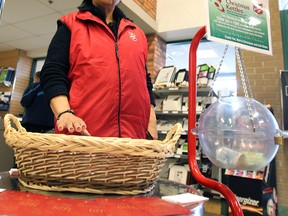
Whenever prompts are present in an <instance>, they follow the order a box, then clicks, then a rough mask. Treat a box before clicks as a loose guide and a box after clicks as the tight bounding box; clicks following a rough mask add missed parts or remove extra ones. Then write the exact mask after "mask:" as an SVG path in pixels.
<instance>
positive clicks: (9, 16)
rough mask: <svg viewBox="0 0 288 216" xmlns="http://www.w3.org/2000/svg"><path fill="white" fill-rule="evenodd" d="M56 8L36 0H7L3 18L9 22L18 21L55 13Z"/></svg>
mask: <svg viewBox="0 0 288 216" xmlns="http://www.w3.org/2000/svg"><path fill="white" fill-rule="evenodd" d="M53 12H54V10H52V9H51V8H49V7H47V6H45V5H44V4H43V3H41V2H39V1H36V0H24V1H23V0H21V1H20V0H9V1H5V7H4V10H3V16H2V19H3V20H4V21H5V22H7V23H16V22H21V21H24V20H30V19H33V18H36V17H41V16H45V15H48V14H51V13H53Z"/></svg>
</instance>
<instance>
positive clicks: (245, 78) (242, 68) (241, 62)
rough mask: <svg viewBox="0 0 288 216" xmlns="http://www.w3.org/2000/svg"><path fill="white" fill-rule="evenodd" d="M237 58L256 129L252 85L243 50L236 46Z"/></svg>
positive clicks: (249, 111) (252, 121) (250, 113)
mask: <svg viewBox="0 0 288 216" xmlns="http://www.w3.org/2000/svg"><path fill="white" fill-rule="evenodd" d="M236 59H237V63H238V67H239V71H240V77H241V83H242V87H243V91H244V96H245V100H246V105H247V109H248V115H249V119H250V120H251V123H252V127H253V129H254V130H255V126H254V119H253V112H252V107H251V103H250V99H253V94H252V90H251V85H250V82H249V79H248V76H247V73H246V69H245V65H244V60H243V56H242V52H241V49H240V48H239V47H236Z"/></svg>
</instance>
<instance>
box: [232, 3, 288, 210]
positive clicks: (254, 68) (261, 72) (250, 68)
mask: <svg viewBox="0 0 288 216" xmlns="http://www.w3.org/2000/svg"><path fill="white" fill-rule="evenodd" d="M270 15H271V28H272V49H273V56H269V55H263V54H258V53H255V52H250V51H243V52H242V53H243V58H244V63H245V67H246V72H247V75H248V78H249V80H250V84H251V89H252V92H253V95H254V98H255V99H256V100H258V101H259V102H261V103H263V104H271V105H272V107H273V109H274V113H275V116H276V119H277V121H278V123H279V127H281V125H282V120H281V101H280V97H281V95H280V79H279V71H280V70H281V69H284V61H283V49H282V36H281V25H280V12H279V9H278V1H270ZM237 84H238V87H237V88H238V95H243V89H242V86H241V82H240V78H239V72H238V71H237ZM287 167H288V148H287V147H285V146H280V148H279V151H278V153H277V156H276V175H277V194H278V202H279V205H280V206H285V207H286V206H288V172H287Z"/></svg>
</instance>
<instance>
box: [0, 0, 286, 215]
mask: <svg viewBox="0 0 288 216" xmlns="http://www.w3.org/2000/svg"><path fill="white" fill-rule="evenodd" d="M52 2H53V3H52V4H50V3H49V1H48V0H25V1H19V0H7V1H6V2H5V6H4V11H3V14H2V18H1V21H0V32H1V33H0V66H10V67H13V68H15V69H16V77H15V81H14V85H13V86H12V87H11V91H12V97H11V105H10V109H9V112H10V113H13V114H15V115H17V114H19V113H23V108H22V107H21V106H20V103H19V101H20V99H21V95H22V93H23V91H24V89H25V88H26V86H27V85H28V84H29V82H30V78H31V77H30V74H31V71H34V70H35V67H36V65H35V64H34V63H35V60H43V58H45V55H46V52H47V47H48V45H49V43H50V40H51V38H52V37H53V35H54V33H55V31H56V20H57V19H58V18H59V17H60V16H62V15H64V14H67V13H69V12H72V11H75V10H76V8H77V6H79V5H80V3H81V0H73V1H69V3H68V2H67V0H54V1H52ZM196 2H197V3H196ZM204 2H205V1H203V2H202V1H201V3H200V2H198V1H191V0H177V1H175V0H122V1H121V3H120V4H119V6H120V8H121V9H122V10H123V11H124V12H125V14H126V15H127V16H128V17H129V18H131V19H132V20H134V22H135V23H136V24H138V25H139V26H140V27H141V28H142V29H143V30H144V31H145V33H146V34H147V38H148V43H149V55H148V70H149V72H150V73H151V74H152V78H153V79H155V77H156V76H157V72H158V71H159V69H160V68H161V67H163V66H168V65H171V64H174V65H176V66H177V68H178V69H181V68H184V67H186V68H187V65H188V55H189V46H190V41H191V39H192V38H193V36H194V34H195V33H196V32H197V30H198V29H199V28H200V27H202V26H204V25H205V23H206V14H205V5H204ZM281 13H283V11H281ZM270 14H271V28H272V45H273V48H272V49H273V56H268V55H263V54H258V53H255V52H250V51H243V55H244V61H245V66H246V70H247V71H246V72H247V74H248V77H249V80H250V84H251V88H252V91H253V94H254V98H255V99H256V100H258V101H260V102H261V103H263V104H271V105H272V107H273V109H274V112H275V116H276V119H277V121H278V124H279V126H280V127H281V125H282V109H281V95H280V79H279V71H280V70H283V69H287V68H285V65H287V63H285V59H284V56H285V53H287V37H286V39H285V38H284V37H283V31H284V30H286V31H288V29H283V26H287V23H288V22H286V25H285V24H283V19H281V17H288V16H287V13H285V14H284V16H280V15H281V14H280V12H279V4H278V1H277V0H273V1H270ZM286 19H288V18H286ZM281 22H282V23H281ZM286 28H288V27H286ZM286 36H287V35H286ZM283 38H284V40H283ZM285 40H286V41H285ZM224 46H225V45H223V44H217V43H210V42H205V43H202V44H201V45H200V46H199V50H198V61H199V62H198V63H199V64H200V63H209V64H212V65H214V64H216V65H217V64H218V63H219V61H220V58H221V56H222V54H223V51H224ZM283 47H284V48H283ZM285 47H286V49H285ZM208 53H209V55H208ZM206 57H208V58H206ZM285 57H286V59H287V58H288V56H285ZM286 61H287V60H286ZM40 62H41V61H40ZM38 67H41V63H40V64H38ZM286 67H287V66H286ZM225 79H226V80H225ZM227 79H228V80H229V82H227ZM221 80H224V82H225V81H226V83H229V85H230V84H231V87H228V88H229V89H230V88H231V91H235V93H236V94H237V95H243V89H242V88H241V83H240V79H239V72H238V68H237V65H236V62H235V54H234V50H233V47H230V48H229V52H228V53H227V55H226V58H225V60H224V65H223V67H222V70H221V71H220V77H219V80H217V81H219V82H218V84H217V82H216V83H215V87H216V88H218V89H217V91H218V90H220V89H221V88H220V87H217V85H218V86H223V84H221ZM226 87H227V85H226ZM0 90H1V91H7V87H4V86H0ZM225 92H226V90H225ZM0 114H1V116H2V117H3V115H4V114H5V112H3V111H0ZM287 153H288V150H287V146H286V147H285V146H280V148H279V152H278V153H277V157H276V166H277V171H276V173H277V194H278V202H279V210H280V212H283V213H282V214H281V215H285V214H286V215H288V213H287V212H288V181H287V180H288V174H287V166H288V154H287ZM284 212H286V213H284Z"/></svg>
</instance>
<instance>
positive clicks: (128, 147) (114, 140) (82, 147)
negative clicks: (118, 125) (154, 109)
mask: <svg viewBox="0 0 288 216" xmlns="http://www.w3.org/2000/svg"><path fill="white" fill-rule="evenodd" d="M11 122H13V123H14V124H15V125H16V129H15V128H13V127H11ZM4 126H5V131H4V137H5V141H6V144H8V145H9V146H11V147H23V148H37V149H39V150H43V151H70V152H86V153H100V152H107V151H108V152H109V154H124V155H134V156H135V155H142V156H143V155H145V156H147V157H155V156H156V157H165V154H169V153H172V152H173V151H174V149H175V145H176V143H177V141H178V139H179V137H180V136H181V130H182V125H181V124H180V123H177V124H175V125H174V127H172V128H171V130H170V131H169V132H168V133H167V136H166V138H165V139H164V140H162V141H160V140H146V139H132V138H118V137H95V136H82V135H67V134H49V133H34V132H27V131H26V129H25V128H23V127H22V126H21V123H20V121H19V120H18V119H17V118H16V117H15V116H14V115H13V114H6V115H5V117H4ZM96 148H97V149H96Z"/></svg>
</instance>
